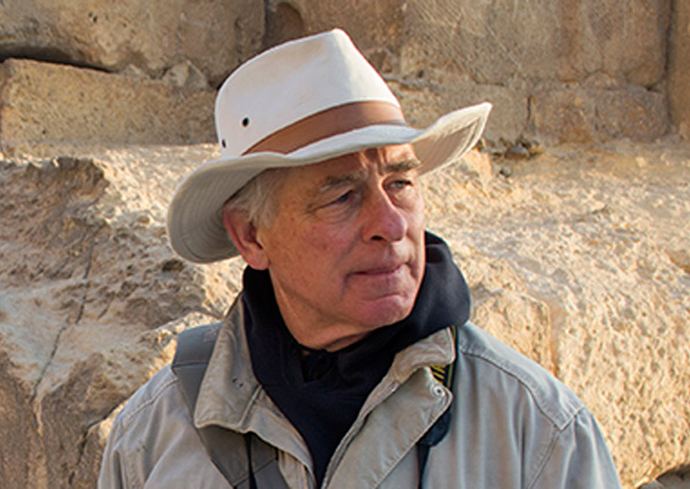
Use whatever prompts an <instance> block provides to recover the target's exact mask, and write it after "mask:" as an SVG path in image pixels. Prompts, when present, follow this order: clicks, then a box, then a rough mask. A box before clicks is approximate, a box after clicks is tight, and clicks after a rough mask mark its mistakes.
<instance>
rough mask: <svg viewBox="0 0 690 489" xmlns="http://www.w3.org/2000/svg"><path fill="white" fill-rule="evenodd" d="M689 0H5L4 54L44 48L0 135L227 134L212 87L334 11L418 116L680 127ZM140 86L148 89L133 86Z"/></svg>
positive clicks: (31, 140)
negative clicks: (217, 129) (466, 112)
mask: <svg viewBox="0 0 690 489" xmlns="http://www.w3.org/2000/svg"><path fill="white" fill-rule="evenodd" d="M686 4H687V2H682V1H680V0H630V1H627V2H624V3H623V4H621V3H620V2H618V1H617V0H603V1H600V0H554V1H543V0H517V1H507V0H489V1H485V0H481V1H479V0H380V1H376V2H359V1H351V0H349V1H337V2H336V1H333V0H323V1H319V2H315V1H310V0H233V1H228V2H215V1H212V0H202V1H198V0H197V1H191V0H186V1H178V0H164V1H162V2H156V4H155V5H154V4H149V3H146V2H139V1H136V0H126V1H123V2H117V4H113V3H112V2H104V1H96V2H94V1H88V2H87V1H86V0H76V1H74V0H58V1H46V0H5V1H3V2H1V3H0V59H8V60H9V59H11V58H30V59H33V60H35V61H37V62H43V63H42V64H38V63H37V64H35V65H32V79H33V80H35V82H36V84H37V85H38V86H37V87H36V90H33V89H32V88H34V87H31V86H29V87H25V88H24V89H21V90H16V91H15V92H13V91H12V90H8V89H6V90H4V92H2V93H0V115H1V116H2V120H3V123H2V127H0V146H1V147H3V148H5V150H6V151H7V150H12V149H13V148H16V147H17V145H22V144H25V145H26V144H29V145H31V144H35V143H36V141H37V139H42V140H43V141H45V140H54V141H68V140H74V141H92V140H99V141H101V142H113V143H131V142H137V143H139V142H147V143H153V144H155V143H175V142H180V143H188V142H205V141H211V140H213V139H214V129H213V123H212V121H213V118H212V104H209V103H208V102H207V99H209V98H212V90H213V89H215V88H217V87H218V86H219V84H220V83H221V82H222V80H223V79H224V78H225V77H226V76H227V75H228V74H229V73H230V72H232V70H233V69H234V68H235V67H236V66H237V65H238V64H239V63H240V62H242V61H244V60H246V59H247V58H248V57H250V56H252V55H254V54H256V53H257V52H259V51H260V50H261V49H263V48H265V47H267V46H270V45H273V44H275V43H277V42H280V41H283V40H286V39H290V38H294V37H297V36H300V35H304V34H309V33H315V32H319V31H322V30H325V29H328V28H332V27H342V28H344V29H345V30H347V31H348V32H349V33H350V34H351V35H352V37H353V38H354V40H355V42H356V43H357V44H358V46H359V47H360V48H361V49H362V50H363V51H364V53H365V54H366V55H367V56H368V57H369V59H370V60H371V62H372V63H373V64H374V65H375V66H376V67H377V68H379V69H380V70H381V71H382V72H383V73H384V75H385V77H386V78H387V80H388V81H389V83H390V85H391V87H392V88H393V90H394V91H395V92H396V93H397V94H398V95H399V97H400V98H401V100H402V103H403V105H404V108H405V110H406V113H407V114H408V118H409V119H410V121H411V122H412V123H413V124H416V125H424V124H426V123H428V122H430V121H432V120H433V119H434V118H435V116H436V115H438V114H439V113H441V112H445V111H447V110H449V109H451V108H456V107H460V106H463V105H468V104H471V103H475V102H479V101H483V100H490V101H492V102H493V103H494V105H495V110H494V113H493V117H492V118H491V121H490V123H489V126H488V129H487V133H486V137H487V140H488V142H489V143H490V144H492V145H493V146H494V147H497V148H498V149H501V148H502V147H503V146H505V145H512V144H514V143H515V142H522V143H523V144H524V143H526V142H529V141H535V140H536V141H540V142H544V143H548V144H555V143H559V142H583V143H586V142H593V141H605V140H610V139H614V138H619V137H624V138H631V139H635V140H654V139H656V138H658V137H660V136H663V135H665V134H667V133H668V132H669V131H671V132H673V131H675V130H677V129H679V130H680V134H681V135H686V134H687V129H686V126H687V125H688V121H689V119H690V93H689V92H690V88H689V87H688V85H689V84H688V83H687V78H688V76H687V75H688V74H687V70H688V68H687V66H690V62H689V59H688V58H689V57H690V54H688V53H690V49H688V43H689V42H690V40H689V39H688V37H689V35H688V29H687V25H688V22H689V21H688V16H689V14H688V12H686V10H687V9H688V7H687V5H686ZM8 62H9V63H12V61H8ZM46 63H61V64H68V65H71V66H72V67H74V70H73V71H72V72H69V71H63V72H60V73H61V75H60V76H58V77H57V78H52V74H53V73H54V72H55V71H56V70H55V69H54V67H52V66H50V65H47V64H46ZM17 66H28V65H18V64H16V63H15V64H14V69H15V70H16V69H18V68H17ZM87 68H90V69H91V70H100V71H102V72H103V73H102V75H103V76H100V77H97V76H95V75H94V74H93V72H92V71H90V70H87ZM26 69H28V68H26ZM78 71H84V72H85V74H84V75H81V74H78V73H77V72H78ZM3 73H4V78H5V81H4V83H5V84H7V83H9V84H10V85H13V86H14V87H17V86H18V85H19V84H26V81H25V80H23V79H21V78H20V77H19V76H18V75H17V74H16V72H15V71H13V69H12V67H11V66H8V67H5V68H4V69H3ZM63 73H64V76H63V75H62V74H63ZM106 75H107V76H106ZM125 76H127V78H125ZM8 77H9V82H8V81H7V79H8ZM137 77H138V78H139V80H135V79H133V78H137ZM150 81H154V82H160V83H145V82H150ZM0 83H1V82H0ZM162 84H167V85H169V86H170V87H165V86H163V85H162ZM51 90H55V92H56V94H57V97H56V100H54V101H51V98H52V97H51V95H52V94H51ZM140 90H141V91H142V92H141V93H142V94H144V95H142V96H141V97H138V98H137V97H132V96H130V95H127V93H129V92H132V91H140ZM123 91H124V92H123ZM65 92H67V93H66V94H65ZM146 93H150V94H151V95H152V96H150V97H149V96H147V95H145V94H146ZM57 103H60V104H62V105H60V107H56V106H55V105H56V104H57ZM118 105H120V106H121V107H118V110H111V109H112V108H115V107H116V106H118ZM92 106H93V107H95V112H97V113H100V115H99V114H94V116H95V119H91V118H88V117H85V116H84V114H83V112H86V111H89V110H90V107H92ZM669 109H670V110H669ZM72 112H74V114H72ZM194 113H196V114H198V115H197V116H196V117H195V116H193V115H192V114H194ZM189 119H193V121H191V122H190V120H189ZM65 121H67V122H68V123H69V124H68V126H67V127H65V126H64V122H65ZM670 123H672V125H671V124H670ZM84 125H88V126H90V127H88V128H85V127H80V126H84ZM118 126H120V127H119V128H118ZM190 126H191V127H190ZM8 148H9V149H8Z"/></svg>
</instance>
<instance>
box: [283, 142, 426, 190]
mask: <svg viewBox="0 0 690 489" xmlns="http://www.w3.org/2000/svg"><path fill="white" fill-rule="evenodd" d="M420 165H421V163H420V161H419V159H418V158H417V155H416V154H415V152H414V149H413V147H412V145H411V144H400V145H392V146H380V147H375V148H368V149H364V150H362V151H357V152H354V153H349V154H346V155H342V156H338V157H336V158H331V159H329V160H326V161H322V162H319V163H313V164H311V165H305V166H299V167H295V168H291V169H290V170H289V171H290V172H292V174H293V175H294V176H293V178H302V179H305V180H310V181H318V180H320V179H328V178H331V177H336V178H337V177H338V176H340V175H348V174H353V175H358V174H361V175H367V174H372V173H376V174H379V175H385V174H388V173H394V172H405V171H410V170H414V169H416V168H418V167H419V166H420Z"/></svg>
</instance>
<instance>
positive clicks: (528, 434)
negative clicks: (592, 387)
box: [99, 301, 620, 489]
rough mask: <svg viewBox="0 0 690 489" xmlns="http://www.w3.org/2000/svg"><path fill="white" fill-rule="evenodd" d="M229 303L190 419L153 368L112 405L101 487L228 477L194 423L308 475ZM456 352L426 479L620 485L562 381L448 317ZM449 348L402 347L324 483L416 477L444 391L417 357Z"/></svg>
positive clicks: (170, 379)
mask: <svg viewBox="0 0 690 489" xmlns="http://www.w3.org/2000/svg"><path fill="white" fill-rule="evenodd" d="M240 304H241V301H237V302H236V306H235V307H233V309H231V311H230V313H229V315H228V317H227V318H226V321H225V323H224V325H223V327H222V329H221V332H220V335H219V337H218V342H217V344H216V347H215V349H214V352H213V356H212V358H211V360H210V363H209V367H208V370H207V373H206V376H205V378H204V381H203V383H202V386H201V390H200V392H199V399H198V402H197V409H196V412H195V413H194V421H193V423H194V424H192V419H191V417H190V414H189V412H188V409H187V407H186V404H185V402H184V399H183V397H182V393H181V390H180V388H179V386H178V385H177V378H176V377H175V375H174V374H173V373H172V371H171V370H170V367H166V368H164V369H163V370H161V371H160V372H158V373H157V374H156V375H155V376H154V377H153V378H152V379H151V380H150V381H149V382H148V383H146V384H145V385H144V386H143V387H142V388H141V389H139V391H137V392H136V393H135V394H134V396H133V397H132V398H131V399H130V401H129V403H128V404H127V406H126V407H125V408H124V409H123V410H122V412H121V413H120V414H119V416H118V417H117V420H116V421H115V423H114V425H113V428H112V432H111V434H110V438H109V441H108V444H107V447H106V450H105V454H104V456H103V462H102V469H101V474H100V479H99V487H100V488H101V489H115V488H118V489H119V488H133V489H134V488H137V489H139V488H147V489H153V488H165V489H175V488H180V489H181V488H191V487H193V488H223V487H228V483H227V482H226V481H225V479H224V478H223V477H222V476H221V474H220V473H219V472H218V470H217V469H216V467H215V466H214V465H213V463H212V462H211V460H210V459H209V458H208V456H207V455H206V451H205V449H204V446H203V445H202V443H201V441H200V439H199V436H198V434H197V432H196V430H195V428H194V425H196V426H205V425H208V424H218V425H221V426H224V427H226V428H228V429H231V430H236V431H239V432H247V431H253V432H255V433H256V434H258V436H260V437H262V438H263V439H264V440H266V441H268V442H269V443H271V444H273V445H274V446H276V447H277V448H278V449H279V466H280V470H281V472H282V473H283V476H284V477H285V479H286V481H287V482H288V484H289V485H290V487H294V488H313V487H314V482H313V477H312V475H311V468H310V466H311V462H310V455H309V452H308V450H307V448H306V446H305V444H304V442H303V441H302V438H301V437H300V435H299V433H298V432H297V431H296V430H295V429H294V428H293V427H292V425H291V424H290V423H289V422H288V421H287V419H286V418H285V417H284V416H283V415H282V413H281V412H280V411H279V410H278V409H277V408H276V406H275V405H274V404H273V402H272V401H271V399H270V398H269V397H268V396H267V395H266V393H265V391H264V390H263V389H262V388H261V386H260V385H259V384H258V383H257V381H256V379H255V378H254V375H253V373H252V368H251V362H250V359H249V352H248V350H247V342H246V338H245V335H244V328H243V327H242V326H241V325H242V324H243V323H242V308H241V305H240ZM458 352H459V358H458V363H457V368H458V371H457V374H456V385H455V388H454V393H455V400H454V402H453V407H452V409H453V421H452V425H451V429H450V432H449V434H448V435H447V436H446V437H445V438H444V440H443V441H441V443H440V444H439V445H437V446H435V447H433V448H432V449H431V451H430V454H429V460H428V464H427V468H426V472H425V474H426V475H425V487H427V488H444V489H445V488H450V487H457V488H468V489H482V488H487V489H489V488H490V489H495V488H501V489H510V488H516V489H517V488H530V489H537V488H539V489H558V488H582V489H585V488H587V489H597V488H601V489H612V488H618V487H620V484H619V482H618V477H617V474H616V471H615V468H614V466H613V462H612V460H611V457H610V455H609V452H608V450H607V448H606V446H605V443H604V440H603V438H602V436H601V433H600V431H599V429H598V427H597V424H596V422H595V420H594V418H593V417H592V415H591V414H590V412H589V411H588V410H587V409H586V408H585V407H584V406H583V405H582V403H581V402H580V401H579V400H578V399H577V398H576V397H575V395H574V394H573V393H572V392H570V391H569V390H568V389H567V388H566V387H565V386H563V385H562V384H561V383H560V382H558V381H557V380H556V379H554V378H553V377H552V376H551V375H550V374H548V373H547V372H546V371H545V370H543V369H542V368H541V367H539V366H538V365H536V364H535V363H534V362H532V361H530V360H528V359H527V358H525V357H523V356H522V355H520V354H519V353H517V352H515V351H514V350H511V349H510V348H508V347H506V346H505V345H503V344H502V343H500V342H498V341H497V340H495V339H493V338H491V337H490V336H489V335H487V334H486V333H485V332H483V331H482V330H480V329H479V328H477V327H476V326H474V325H472V324H470V323H468V324H466V325H464V326H463V327H462V328H459V331H458ZM453 357H454V348H453V344H452V337H451V334H450V332H449V331H445V330H444V331H440V332H438V333H436V334H434V335H432V336H431V337H429V338H426V339H424V340H422V341H420V342H418V343H416V344H414V345H412V346H410V347H409V348H407V349H405V350H403V351H402V352H400V353H399V354H398V355H397V356H396V358H395V361H394V363H393V365H392V367H391V369H390V371H389V372H388V374H387V375H386V376H385V377H384V379H383V380H382V381H381V383H380V384H379V385H378V386H377V387H376V388H375V389H374V391H373V392H372V393H371V395H370V396H369V398H368V400H367V401H366V403H365V405H364V406H363V408H362V412H361V413H360V415H359V417H358V418H357V420H356V422H355V423H354V425H353V426H352V427H351V429H350V430H349V432H348V433H347V434H346V436H345V438H344V439H343V440H342V442H341V443H340V445H339V447H338V448H337V450H336V452H335V454H334V455H333V458H332V459H331V462H330V465H329V467H328V470H327V473H326V476H325V479H324V483H323V486H322V487H325V488H326V487H327V488H337V489H347V488H373V487H380V488H395V489H404V488H410V489H412V488H415V487H416V486H417V478H418V475H417V456H416V449H415V445H416V442H417V440H418V439H419V438H420V437H421V436H422V435H423V434H424V433H425V432H426V430H427V429H428V428H429V427H430V426H431V425H433V423H434V422H435V421H436V419H437V418H438V417H439V416H440V415H441V414H442V413H443V411H444V410H445V408H446V406H447V405H448V403H450V402H451V398H452V397H453V394H452V393H451V392H449V391H447V390H446V389H445V388H443V387H442V386H441V385H439V384H438V383H437V382H436V381H435V380H434V379H433V377H432V376H431V374H430V371H429V369H428V368H427V366H428V365H443V364H446V363H448V362H451V361H452V359H453Z"/></svg>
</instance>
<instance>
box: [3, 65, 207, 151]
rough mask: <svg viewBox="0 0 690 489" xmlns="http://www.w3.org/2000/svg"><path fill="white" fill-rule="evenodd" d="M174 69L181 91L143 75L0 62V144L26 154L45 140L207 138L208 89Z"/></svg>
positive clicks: (172, 141) (168, 141)
mask: <svg viewBox="0 0 690 489" xmlns="http://www.w3.org/2000/svg"><path fill="white" fill-rule="evenodd" d="M185 70H186V72H185ZM178 71H181V73H180V74H179V75H178V76H177V77H176V79H175V83H176V84H177V85H181V86H177V87H176V86H175V84H173V83H167V82H165V81H160V80H149V79H147V78H143V77H136V76H125V75H114V74H108V73H104V72H100V71H96V70H90V69H79V68H75V67H73V66H67V65H59V64H53V63H45V62H38V61H32V60H20V59H9V60H6V61H5V62H4V63H2V65H0V147H2V148H3V149H4V150H5V151H8V150H11V149H15V150H16V149H18V148H24V149H27V148H30V147H31V146H33V145H36V144H38V143H45V142H49V141H53V142H75V143H76V142H82V143H101V144H102V143H130V144H135V143H138V144H147V143H148V144H175V143H184V142H186V143H198V142H208V141H213V140H214V139H215V129H214V120H213V104H214V100H215V92H214V91H213V90H210V89H208V88H206V89H204V88H203V87H202V86H200V85H199V82H198V81H197V82H196V85H195V84H194V83H195V82H194V81H193V74H189V68H188V67H187V66H184V65H183V66H181V69H180V70H178ZM185 75H186V76H185ZM171 76H172V75H171ZM197 80H198V78H197ZM185 82H188V83H187V86H185Z"/></svg>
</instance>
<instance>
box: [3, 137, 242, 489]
mask: <svg viewBox="0 0 690 489" xmlns="http://www.w3.org/2000/svg"><path fill="white" fill-rule="evenodd" d="M211 152H212V150H211V147H191V148H188V147H184V148H171V149H166V148H148V149H145V150H136V149H132V150H127V151H108V150H103V152H102V153H101V156H100V157H98V158H92V157H85V158H82V157H79V158H73V157H61V158H56V159H47V160H33V161H31V162H29V163H27V162H23V161H22V162H14V163H8V162H1V163H0V174H1V175H2V176H1V178H0V195H1V196H2V198H0V214H1V215H2V216H1V217H0V263H2V266H1V267H0V283H2V284H3V287H2V291H0V345H1V347H0V386H2V387H0V388H1V389H2V390H3V392H2V394H3V396H2V411H3V413H4V415H3V417H2V420H0V433H1V434H0V436H1V437H2V439H3V443H2V444H0V459H1V460H3V461H4V462H3V463H2V464H0V480H2V481H3V487H7V488H9V489H13V488H24V487H32V488H37V489H42V488H46V489H48V488H50V489H52V488H68V487H70V488H72V487H82V488H91V487H94V484H95V479H96V475H97V469H98V466H99V464H100V454H101V452H102V448H103V441H104V440H105V438H106V436H107V433H106V432H104V431H103V430H102V429H100V428H99V426H100V425H101V423H102V422H103V420H108V419H110V418H109V416H110V415H111V413H112V411H113V409H114V408H116V407H117V406H119V405H120V404H121V403H122V402H123V401H125V400H126V399H127V398H128V397H129V396H130V395H131V394H132V393H133V392H134V390H135V389H136V388H137V387H138V386H139V385H140V384H141V383H142V382H144V381H145V380H146V379H147V378H148V377H150V376H151V375H152V374H153V373H154V372H155V371H157V370H158V369H159V368H160V367H162V366H163V365H164V364H165V363H167V362H169V361H170V359H171V355H172V353H173V351H174V345H175V336H176V334H177V332H179V331H180V329H181V328H183V327H187V326H190V325H196V324H201V323H207V322H210V321H213V320H216V319H218V318H220V317H221V316H222V315H223V311H224V310H225V309H226V308H227V303H226V300H227V299H228V297H231V296H232V295H234V293H235V292H236V290H237V273H238V272H239V268H238V267H239V265H237V264H234V265H233V264H229V265H228V264H222V265H220V266H217V267H210V268H209V267H205V268H204V269H203V270H200V269H198V267H194V266H191V265H186V264H183V263H182V262H180V261H179V260H178V259H177V258H176V257H175V256H174V255H173V253H172V251H171V250H170V248H169V245H168V243H167V238H166V235H165V228H164V207H165V205H166V204H167V200H168V198H169V196H170V195H171V193H172V190H173V189H174V186H175V184H176V183H177V179H178V176H179V175H180V174H182V173H186V172H187V171H188V170H189V168H190V167H191V166H193V165H195V164H198V163H199V162H200V161H202V160H205V159H206V158H207V157H208V156H209V155H210V153H211ZM141 163H143V166H142V164H141Z"/></svg>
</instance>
